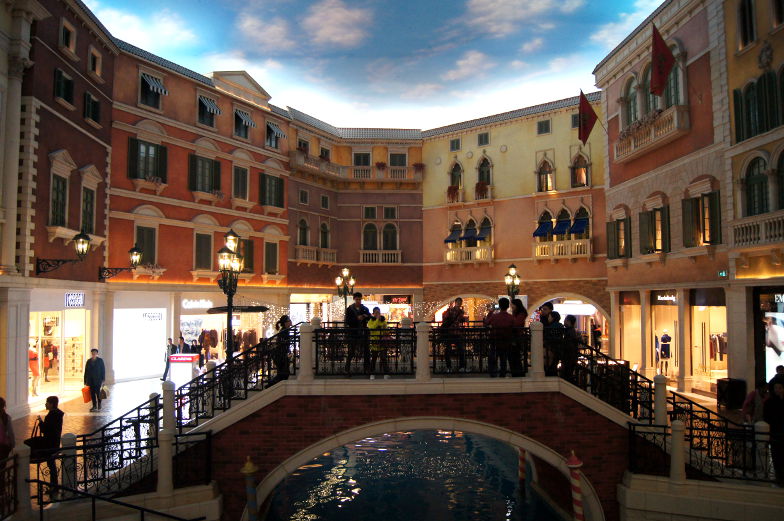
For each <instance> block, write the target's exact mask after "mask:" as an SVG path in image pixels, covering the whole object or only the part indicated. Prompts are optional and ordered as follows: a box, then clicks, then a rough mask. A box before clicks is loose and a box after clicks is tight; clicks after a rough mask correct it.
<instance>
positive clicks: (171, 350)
mask: <svg viewBox="0 0 784 521" xmlns="http://www.w3.org/2000/svg"><path fill="white" fill-rule="evenodd" d="M176 352H177V346H175V345H174V344H173V343H172V339H171V338H169V339H168V340H167V341H166V349H165V350H164V353H163V356H164V358H165V360H166V369H165V370H164V371H163V376H162V377H161V380H164V381H165V380H166V376H167V375H168V374H169V364H170V362H169V356H171V355H173V354H174V353H176Z"/></svg>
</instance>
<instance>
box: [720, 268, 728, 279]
mask: <svg viewBox="0 0 784 521" xmlns="http://www.w3.org/2000/svg"><path fill="white" fill-rule="evenodd" d="M718 275H719V278H720V279H726V278H727V270H719V272H718Z"/></svg>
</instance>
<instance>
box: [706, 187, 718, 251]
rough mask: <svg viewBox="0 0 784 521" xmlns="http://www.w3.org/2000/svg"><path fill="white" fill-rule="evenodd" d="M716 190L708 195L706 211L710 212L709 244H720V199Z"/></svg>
mask: <svg viewBox="0 0 784 521" xmlns="http://www.w3.org/2000/svg"><path fill="white" fill-rule="evenodd" d="M720 193H721V192H720V191H719V190H716V191H715V192H711V193H710V194H709V197H708V199H709V203H708V209H709V210H710V223H709V226H710V239H711V240H710V243H711V244H721V197H720Z"/></svg>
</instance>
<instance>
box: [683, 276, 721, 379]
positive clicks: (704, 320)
mask: <svg viewBox="0 0 784 521" xmlns="http://www.w3.org/2000/svg"><path fill="white" fill-rule="evenodd" d="M689 303H690V304H691V357H692V358H691V368H692V376H694V381H693V387H695V388H698V389H702V390H705V391H713V392H715V391H714V389H715V386H716V381H717V380H718V379H719V378H727V365H728V359H729V349H728V342H727V305H726V298H725V295H724V289H723V288H699V289H692V290H691V291H690V292H689Z"/></svg>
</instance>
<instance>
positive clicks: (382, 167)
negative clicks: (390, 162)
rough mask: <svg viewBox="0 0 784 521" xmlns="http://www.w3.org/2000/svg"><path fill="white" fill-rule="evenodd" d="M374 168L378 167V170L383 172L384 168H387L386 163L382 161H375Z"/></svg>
mask: <svg viewBox="0 0 784 521" xmlns="http://www.w3.org/2000/svg"><path fill="white" fill-rule="evenodd" d="M376 168H377V169H378V170H379V171H380V172H383V171H384V170H386V169H387V164H386V163H384V162H383V161H379V162H378V163H376Z"/></svg>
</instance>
